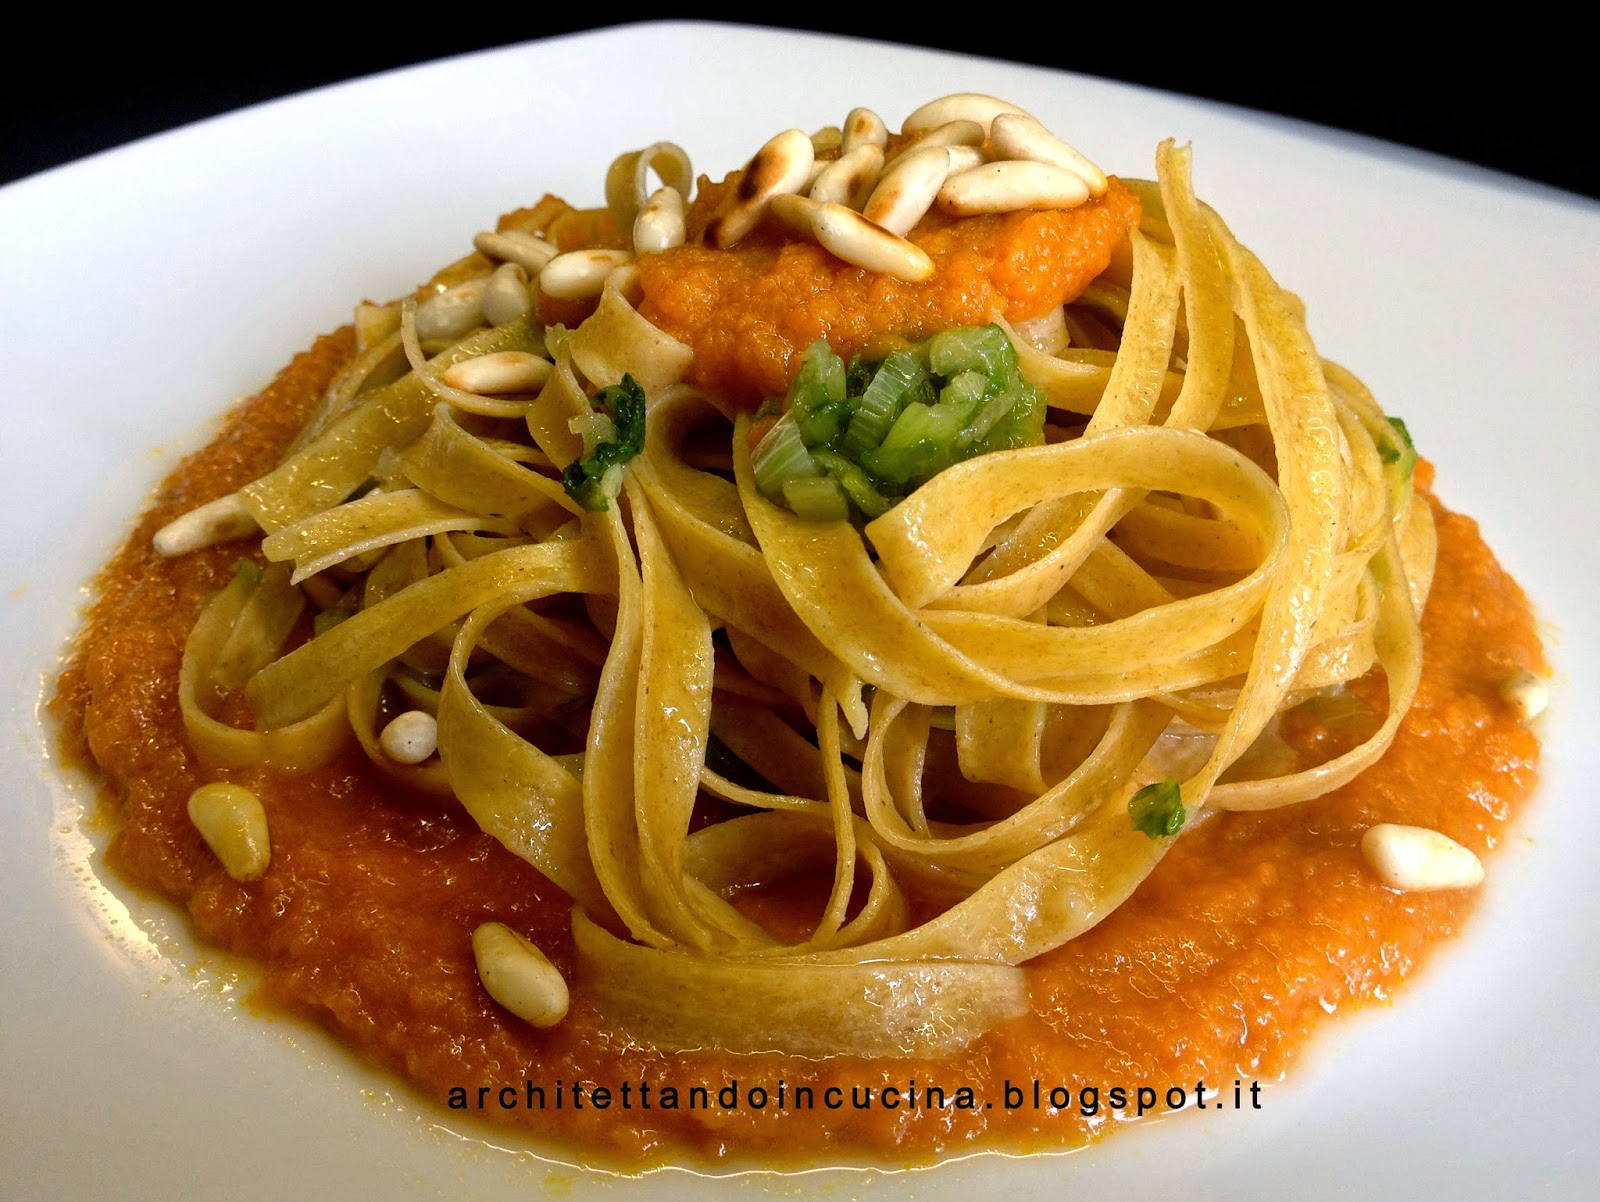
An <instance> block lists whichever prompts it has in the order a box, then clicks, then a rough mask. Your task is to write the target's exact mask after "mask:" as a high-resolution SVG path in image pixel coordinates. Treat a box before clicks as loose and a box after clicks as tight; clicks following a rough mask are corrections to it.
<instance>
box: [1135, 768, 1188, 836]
mask: <svg viewBox="0 0 1600 1202" xmlns="http://www.w3.org/2000/svg"><path fill="white" fill-rule="evenodd" d="M1128 816H1129V817H1130V818H1132V819H1133V828H1134V830H1137V831H1142V832H1143V833H1144V834H1146V835H1148V836H1149V837H1150V838H1152V839H1166V838H1170V837H1171V836H1173V835H1176V834H1177V833H1178V832H1179V831H1180V830H1182V829H1183V821H1184V819H1185V818H1186V817H1188V814H1187V812H1186V811H1185V810H1184V808H1183V791H1182V790H1181V789H1180V788H1179V787H1178V782H1177V781H1175V780H1171V779H1168V780H1163V781H1157V782H1156V783H1155V784H1153V785H1146V786H1145V787H1144V788H1142V789H1140V790H1139V791H1138V792H1137V793H1135V794H1134V795H1133V800H1131V801H1129V802H1128Z"/></svg>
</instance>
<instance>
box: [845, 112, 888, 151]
mask: <svg viewBox="0 0 1600 1202" xmlns="http://www.w3.org/2000/svg"><path fill="white" fill-rule="evenodd" d="M888 140H889V127H888V126H887V125H885V124H884V123H883V118H882V117H880V116H878V114H877V113H875V112H873V111H872V110H871V109H865V108H855V109H851V110H850V115H849V116H848V117H846V118H845V119H844V138H843V140H842V141H841V142H840V144H839V154H840V157H841V158H842V157H844V156H845V155H847V154H849V153H850V152H851V151H852V150H855V149H856V148H858V147H861V146H876V147H877V148H878V149H880V150H882V149H883V145H884V143H885V142H887V141H888Z"/></svg>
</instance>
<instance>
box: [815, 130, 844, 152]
mask: <svg viewBox="0 0 1600 1202" xmlns="http://www.w3.org/2000/svg"><path fill="white" fill-rule="evenodd" d="M843 143H844V131H843V130H842V129H840V128H839V127H838V126H837V125H824V126H823V127H822V128H821V129H819V130H817V132H816V133H814V134H812V135H811V149H812V150H813V151H815V152H816V153H817V154H831V153H833V152H834V151H837V150H838V149H839V148H840V147H841V146H842V145H843Z"/></svg>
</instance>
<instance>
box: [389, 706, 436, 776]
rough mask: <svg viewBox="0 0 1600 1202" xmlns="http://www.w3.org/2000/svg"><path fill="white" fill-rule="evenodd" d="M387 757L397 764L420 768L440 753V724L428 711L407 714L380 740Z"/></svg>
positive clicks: (414, 711)
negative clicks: (415, 765) (431, 757)
mask: <svg viewBox="0 0 1600 1202" xmlns="http://www.w3.org/2000/svg"><path fill="white" fill-rule="evenodd" d="M378 746H380V747H382V748H383V754H384V755H386V756H388V757H389V758H390V759H391V760H393V761H394V762H395V763H397V764H420V763H422V761H423V760H425V759H427V758H428V757H429V756H431V755H432V754H433V753H434V752H435V751H438V750H439V723H438V720H437V719H435V718H434V716H433V715H432V714H430V713H428V712H427V711H426V710H407V711H406V712H405V713H403V714H401V715H400V716H399V717H397V718H395V719H394V720H393V721H391V722H390V723H389V725H387V726H385V727H384V728H383V733H382V734H381V735H379V736H378Z"/></svg>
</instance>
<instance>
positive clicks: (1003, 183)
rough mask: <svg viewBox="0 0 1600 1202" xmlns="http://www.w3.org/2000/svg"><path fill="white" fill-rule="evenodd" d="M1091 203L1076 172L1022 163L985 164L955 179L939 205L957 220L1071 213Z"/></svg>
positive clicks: (948, 183) (946, 186) (946, 187)
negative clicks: (991, 215) (977, 216)
mask: <svg viewBox="0 0 1600 1202" xmlns="http://www.w3.org/2000/svg"><path fill="white" fill-rule="evenodd" d="M1088 199H1089V185H1088V184H1086V183H1084V182H1083V180H1081V179H1080V178H1078V176H1076V175H1074V174H1073V173H1072V172H1070V171H1068V170H1066V169H1065V168H1063V167H1056V166H1053V165H1052V164H1050V163H1031V162H1025V161H1021V160H1014V161H1011V162H1005V163H985V164H984V165H983V166H982V167H974V168H973V169H972V170H971V171H963V172H962V173H961V174H960V175H952V176H951V177H950V178H949V179H947V180H945V181H944V187H942V188H940V189H939V204H940V205H941V206H943V207H944V208H945V209H946V210H948V211H949V212H951V213H953V214H955V215H956V216H957V217H971V216H973V215H974V214H976V213H1015V212H1018V211H1020V210H1022V209H1071V208H1075V207H1077V206H1078V205H1081V204H1082V203H1083V202H1084V201H1086V200H1088Z"/></svg>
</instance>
